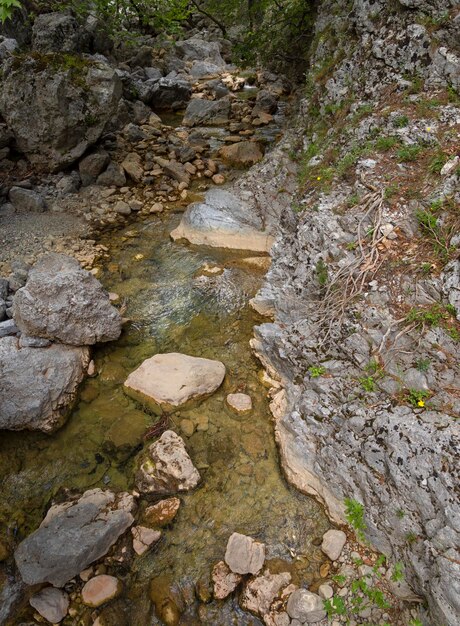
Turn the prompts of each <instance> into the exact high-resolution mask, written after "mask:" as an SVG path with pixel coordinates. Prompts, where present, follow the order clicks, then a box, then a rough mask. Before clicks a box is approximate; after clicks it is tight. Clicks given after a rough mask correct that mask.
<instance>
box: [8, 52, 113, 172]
mask: <svg viewBox="0 0 460 626" xmlns="http://www.w3.org/2000/svg"><path fill="white" fill-rule="evenodd" d="M120 97H121V82H120V79H119V78H118V76H117V74H116V73H115V71H114V70H113V69H112V68H111V67H110V66H109V65H108V64H107V63H105V62H103V61H101V60H99V59H98V60H97V61H96V60H92V59H82V60H81V66H79V68H78V69H76V70H72V69H69V68H66V67H65V65H63V66H62V68H57V69H56V67H54V66H53V65H52V64H50V65H48V66H45V67H43V65H41V64H40V63H39V61H38V60H36V59H34V58H33V57H25V58H24V60H22V62H21V63H19V64H16V65H13V64H10V65H8V68H7V69H5V71H4V75H3V81H2V89H1V91H0V113H1V115H2V116H3V118H4V119H5V121H6V123H7V125H8V127H9V129H10V130H11V132H12V133H13V135H14V138H15V142H16V144H17V147H18V149H19V150H20V151H21V152H24V153H25V154H26V156H27V157H28V158H29V159H30V160H31V161H32V162H33V163H34V164H37V165H39V166H40V167H42V168H43V169H44V170H48V171H58V170H60V169H63V168H64V167H66V166H68V165H71V164H72V163H73V162H74V161H76V160H77V159H79V158H80V157H81V156H82V155H83V154H84V153H85V152H86V150H87V149H88V148H89V147H90V146H91V145H93V144H94V143H95V142H96V141H97V140H98V139H99V137H100V136H101V134H102V132H103V130H104V127H105V125H106V124H107V122H108V121H109V120H111V119H112V117H113V116H114V115H115V113H116V110H117V105H118V101H119V99H120Z"/></svg>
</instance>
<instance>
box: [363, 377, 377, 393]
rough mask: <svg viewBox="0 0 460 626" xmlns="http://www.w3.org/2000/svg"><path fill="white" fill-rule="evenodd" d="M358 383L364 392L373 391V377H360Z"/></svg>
mask: <svg viewBox="0 0 460 626" xmlns="http://www.w3.org/2000/svg"><path fill="white" fill-rule="evenodd" d="M359 382H360V383H361V387H362V388H363V389H364V391H367V392H368V393H372V392H373V391H375V379H374V377H373V376H362V377H361V378H360V379H359Z"/></svg>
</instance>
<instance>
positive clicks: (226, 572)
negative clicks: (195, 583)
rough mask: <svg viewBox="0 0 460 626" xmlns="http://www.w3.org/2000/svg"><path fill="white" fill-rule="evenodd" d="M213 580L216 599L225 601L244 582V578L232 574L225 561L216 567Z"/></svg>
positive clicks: (212, 576) (212, 575) (213, 571)
mask: <svg viewBox="0 0 460 626" xmlns="http://www.w3.org/2000/svg"><path fill="white" fill-rule="evenodd" d="M211 578H212V582H213V585H214V597H215V598H216V599H217V600H224V599H225V598H226V597H227V596H229V595H230V594H231V593H233V591H235V589H236V588H237V587H238V585H239V584H240V582H241V581H242V580H243V577H242V576H241V575H240V574H235V573H234V572H232V571H231V569H230V568H229V567H228V565H227V564H226V563H224V561H219V563H216V565H214V567H213V570H212V574H211Z"/></svg>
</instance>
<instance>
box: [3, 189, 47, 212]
mask: <svg viewBox="0 0 460 626" xmlns="http://www.w3.org/2000/svg"><path fill="white" fill-rule="evenodd" d="M9 198H10V201H11V204H12V205H13V206H14V210H15V211H16V213H43V211H45V210H46V202H45V199H44V198H43V196H42V195H41V194H39V193H37V192H36V191H33V190H32V189H23V188H22V187H12V188H11V189H10V193H9Z"/></svg>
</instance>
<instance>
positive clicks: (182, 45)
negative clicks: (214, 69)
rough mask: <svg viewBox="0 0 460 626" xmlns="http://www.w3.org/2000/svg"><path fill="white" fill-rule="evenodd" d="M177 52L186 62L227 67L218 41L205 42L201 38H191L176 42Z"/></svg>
mask: <svg viewBox="0 0 460 626" xmlns="http://www.w3.org/2000/svg"><path fill="white" fill-rule="evenodd" d="M176 50H177V51H178V53H179V55H180V56H181V57H182V58H183V59H184V61H207V62H209V63H213V64H214V65H217V66H219V67H220V68H223V67H225V61H224V60H223V58H222V57H221V54H220V46H219V44H218V43H217V42H216V41H205V40H204V39H200V38H199V37H191V38H190V39H186V40H184V41H177V42H176Z"/></svg>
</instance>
